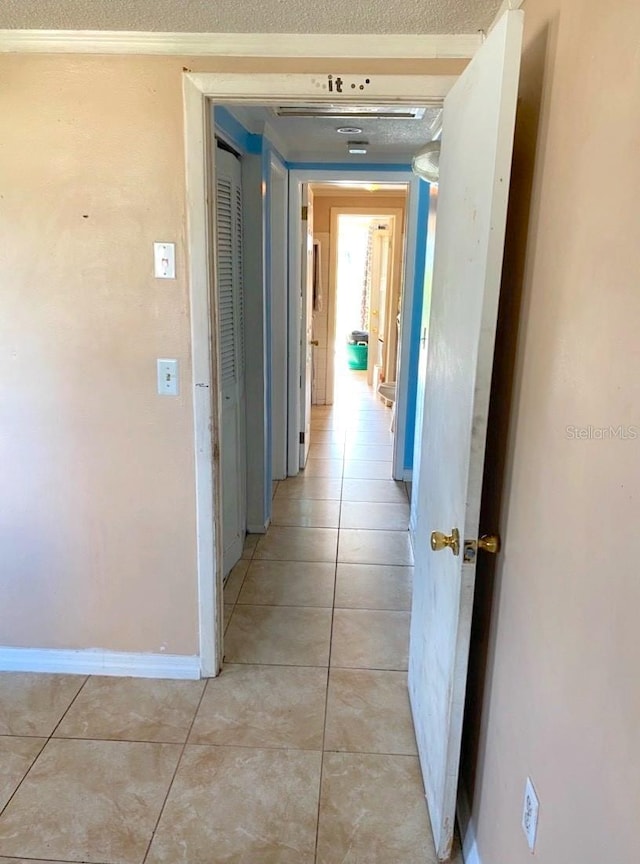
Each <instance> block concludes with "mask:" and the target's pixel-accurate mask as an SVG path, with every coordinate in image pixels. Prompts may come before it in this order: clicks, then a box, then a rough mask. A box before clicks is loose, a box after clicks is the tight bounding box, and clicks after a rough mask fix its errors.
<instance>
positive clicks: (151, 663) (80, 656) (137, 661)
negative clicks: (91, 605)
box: [0, 646, 200, 679]
mask: <svg viewBox="0 0 640 864" xmlns="http://www.w3.org/2000/svg"><path fill="white" fill-rule="evenodd" d="M0 671H2V672H57V673H65V674H67V675H120V676H131V677H133V678H189V679H197V678H199V677H200V658H199V657H197V656H187V655H184V656H183V655H181V654H133V653H127V652H124V651H97V650H91V649H89V650H82V651H70V650H58V649H54V648H6V647H2V646H0Z"/></svg>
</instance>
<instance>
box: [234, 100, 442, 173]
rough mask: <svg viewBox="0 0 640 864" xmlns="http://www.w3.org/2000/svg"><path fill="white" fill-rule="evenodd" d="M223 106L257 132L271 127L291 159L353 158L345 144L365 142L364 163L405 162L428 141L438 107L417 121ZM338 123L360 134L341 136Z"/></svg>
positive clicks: (436, 121)
mask: <svg viewBox="0 0 640 864" xmlns="http://www.w3.org/2000/svg"><path fill="white" fill-rule="evenodd" d="M227 108H229V109H230V110H231V112H232V113H233V114H235V115H236V117H237V119H238V120H239V121H240V122H241V123H242V124H243V125H244V126H245V127H246V128H247V129H249V130H250V131H252V132H258V133H261V132H263V131H264V127H265V124H267V123H268V125H269V126H270V127H271V129H273V130H274V131H275V132H276V134H277V136H278V139H279V141H280V142H282V145H283V146H284V147H285V148H286V155H287V156H288V158H290V159H292V160H294V161H301V160H309V159H311V160H313V159H314V158H317V157H330V158H332V159H339V160H341V161H345V160H353V161H357V160H358V159H360V161H362V159H363V158H364V157H362V156H360V157H357V156H356V157H354V156H351V155H350V154H348V153H347V143H348V142H349V141H351V140H354V141H368V142H369V146H368V153H367V156H366V160H365V161H367V162H372V161H373V162H375V161H377V160H380V161H405V160H406V159H408V158H410V157H411V156H413V155H414V154H415V153H416V151H418V150H419V149H420V148H421V147H422V146H424V145H425V144H426V143H427V142H428V141H431V140H432V138H433V136H434V133H435V132H436V131H437V129H438V128H439V125H440V117H441V114H442V109H441V108H434V107H431V108H427V109H426V110H425V114H424V117H422V118H421V119H420V120H387V119H378V120H371V119H362V118H357V119H355V118H351V117H344V118H342V119H340V118H337V117H313V118H309V117H277V116H276V115H275V114H274V112H273V111H271V110H270V109H269V108H265V107H261V106H251V107H250V106H242V107H238V106H232V105H228V106H227ZM339 126H357V127H360V128H361V129H362V132H361V133H358V134H349V135H343V134H340V133H339V132H336V129H337V128H338V127H339Z"/></svg>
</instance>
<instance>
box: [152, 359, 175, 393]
mask: <svg viewBox="0 0 640 864" xmlns="http://www.w3.org/2000/svg"><path fill="white" fill-rule="evenodd" d="M157 368H158V393H159V395H160V396H177V395H178V393H179V389H180V388H179V386H178V361H177V360H167V359H165V358H161V359H159V360H158V361H157Z"/></svg>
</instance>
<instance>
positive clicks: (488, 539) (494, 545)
mask: <svg viewBox="0 0 640 864" xmlns="http://www.w3.org/2000/svg"><path fill="white" fill-rule="evenodd" d="M478 549H484V551H485V552H490V553H491V554H492V555H497V554H498V552H499V551H500V537H499V535H498V534H483V535H482V537H480V538H479V540H478Z"/></svg>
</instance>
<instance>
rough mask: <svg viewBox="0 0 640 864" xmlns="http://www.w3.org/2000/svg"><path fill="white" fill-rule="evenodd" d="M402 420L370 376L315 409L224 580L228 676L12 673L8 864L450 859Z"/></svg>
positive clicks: (0, 775) (0, 732)
mask: <svg viewBox="0 0 640 864" xmlns="http://www.w3.org/2000/svg"><path fill="white" fill-rule="evenodd" d="M390 419H391V412H390V411H389V410H388V409H385V408H384V407H383V405H382V403H381V402H380V401H379V400H378V399H376V398H375V397H374V396H373V395H372V393H371V391H370V390H369V389H368V388H367V387H366V384H365V383H364V382H363V381H362V376H358V375H357V374H355V375H350V376H349V377H348V378H346V382H345V389H344V390H343V393H342V395H341V396H340V398H339V400H338V401H337V404H336V406H335V407H333V408H332V407H326V408H325V407H321V408H320V407H319V408H316V409H314V412H313V429H312V439H313V440H312V445H311V451H310V458H309V461H308V464H307V467H306V469H305V471H304V473H303V474H301V475H300V476H299V477H296V478H292V479H289V480H287V481H285V482H283V483H281V484H278V486H277V488H275V494H274V511H273V526H272V527H271V528H270V530H269V531H268V533H267V534H266V535H265V536H263V537H259V536H256V535H253V536H250V537H249V538H248V542H247V544H246V548H245V552H244V557H243V559H242V560H241V561H240V562H239V563H238V564H237V566H236V567H235V568H234V570H233V571H232V574H231V576H230V578H229V580H228V582H227V586H226V588H225V600H226V606H225V613H226V614H225V619H226V622H227V626H226V635H225V655H226V656H225V665H224V669H223V671H222V674H221V675H220V676H219V677H218V678H216V679H211V680H209V681H206V682H205V681H169V680H145V679H140V678H117V677H115V678H114V677H97V676H89V677H84V676H76V675H44V674H18V673H3V674H0V864H10V862H14V864H15V862H16V861H20V862H29V861H32V862H35V861H39V862H41V864H50V862H54V861H55V862H72V861H73V862H91V864H145V862H146V864H231V862H232V864H432V862H435V855H434V850H433V843H432V840H431V832H430V828H429V821H428V816H427V809H426V805H425V800H424V792H423V787H422V780H421V775H420V769H419V764H418V759H417V756H416V745H415V739H414V734H413V728H412V724H411V717H410V712H409V704H408V697H407V688H406V674H407V673H406V669H407V641H408V626H409V606H410V586H411V574H412V567H411V563H412V555H411V549H410V545H409V540H408V532H407V530H406V527H407V519H408V513H409V507H408V501H407V496H406V492H405V488H404V484H402V483H394V482H393V481H392V480H391V479H390V478H391V435H390V433H389V425H390ZM3 856H5V857H3ZM456 860H457V861H460V860H461V859H459V858H458V859H456Z"/></svg>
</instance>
